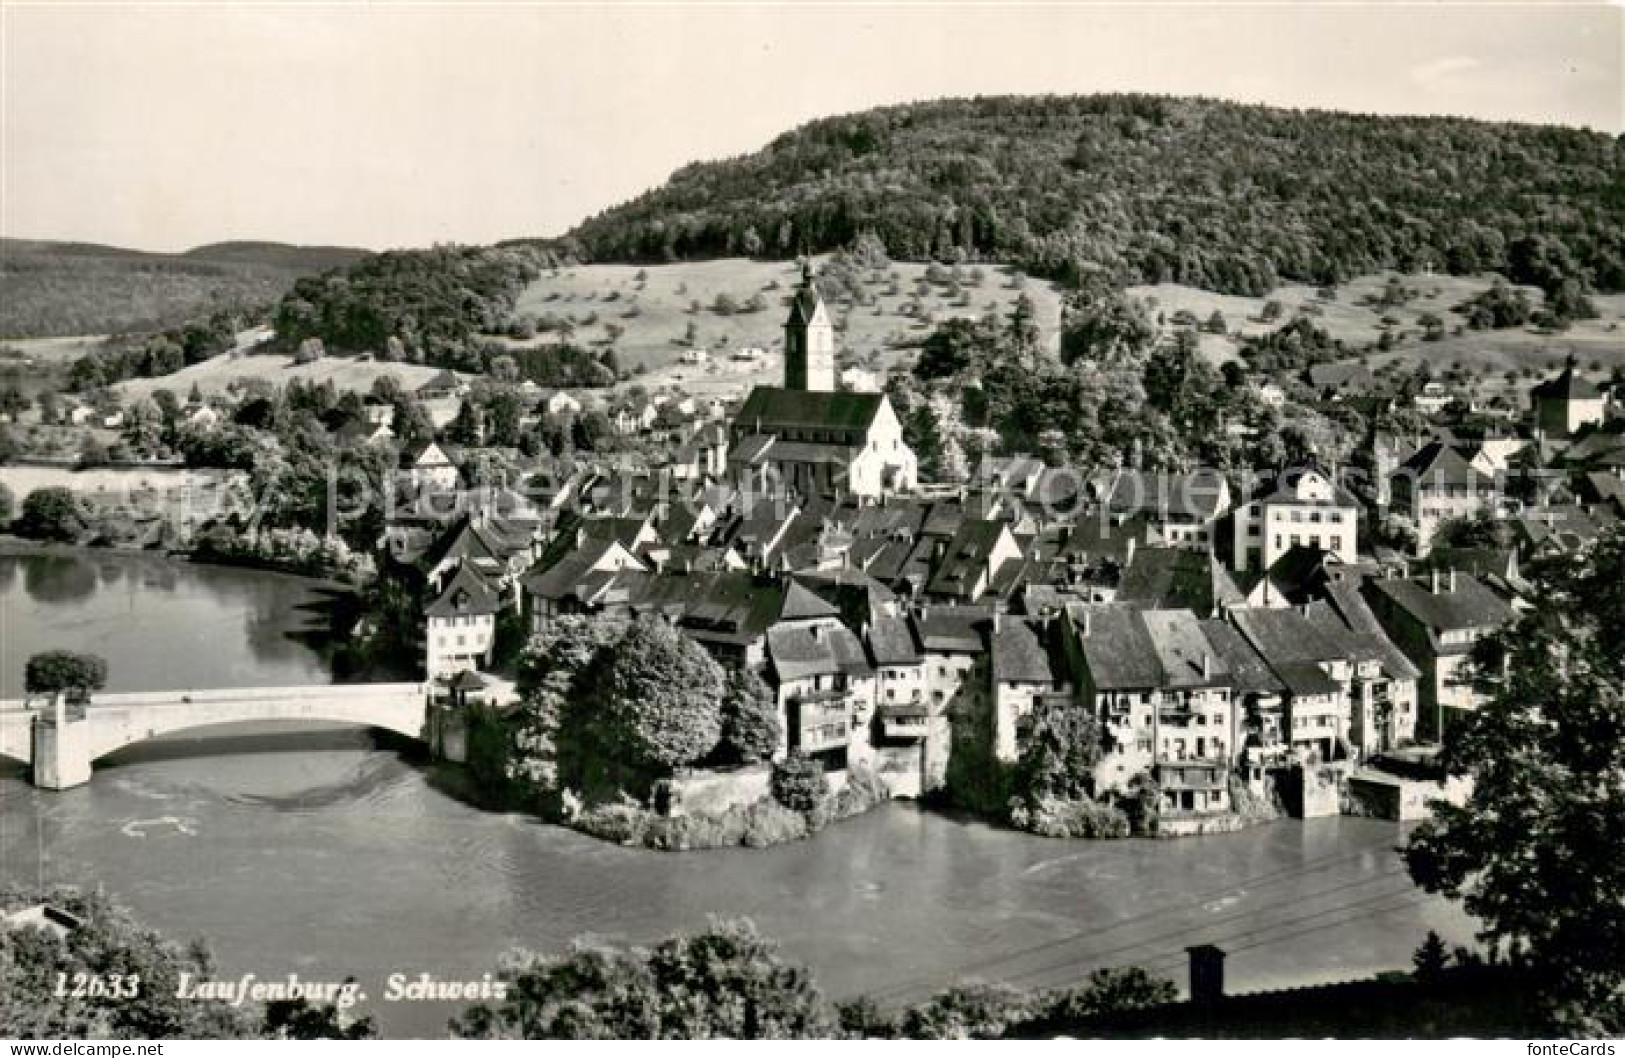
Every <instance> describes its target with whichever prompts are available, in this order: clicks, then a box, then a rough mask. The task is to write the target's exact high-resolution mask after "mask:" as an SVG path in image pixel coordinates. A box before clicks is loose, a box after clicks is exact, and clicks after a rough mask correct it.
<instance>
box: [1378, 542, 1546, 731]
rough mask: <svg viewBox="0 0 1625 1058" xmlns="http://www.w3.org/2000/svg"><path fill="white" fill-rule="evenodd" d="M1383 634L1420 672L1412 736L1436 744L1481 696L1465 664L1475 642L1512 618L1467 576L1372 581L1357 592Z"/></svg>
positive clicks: (1490, 593)
mask: <svg viewBox="0 0 1625 1058" xmlns="http://www.w3.org/2000/svg"><path fill="white" fill-rule="evenodd" d="M1362 595H1363V596H1364V598H1365V600H1366V602H1367V603H1368V604H1370V607H1371V610H1372V612H1373V613H1374V614H1375V615H1376V617H1377V620H1378V621H1379V622H1381V624H1382V629H1383V631H1384V632H1385V633H1386V634H1387V636H1388V638H1389V639H1391V640H1392V641H1393V642H1394V644H1395V645H1396V646H1398V647H1399V649H1400V650H1402V651H1403V652H1404V654H1405V656H1406V657H1407V658H1409V659H1410V660H1411V662H1412V663H1413V664H1414V665H1415V666H1416V667H1417V669H1418V670H1420V672H1421V678H1420V682H1419V685H1418V693H1417V705H1418V708H1419V710H1420V713H1419V715H1418V718H1417V725H1416V733H1417V737H1418V738H1419V739H1423V740H1426V741H1437V740H1438V739H1440V738H1442V737H1443V735H1444V732H1445V731H1447V730H1449V727H1450V725H1451V724H1452V723H1453V722H1455V721H1456V720H1458V719H1460V717H1461V716H1462V715H1463V714H1465V713H1470V712H1472V711H1474V710H1476V709H1477V708H1478V707H1479V705H1480V704H1481V702H1482V700H1483V699H1482V697H1481V696H1480V695H1479V693H1478V692H1477V690H1476V689H1475V688H1474V687H1473V685H1472V681H1471V679H1470V678H1469V672H1468V668H1467V664H1468V661H1469V658H1470V656H1471V654H1472V651H1473V647H1474V645H1475V644H1477V643H1478V641H1479V640H1481V639H1483V638H1484V637H1485V636H1487V635H1490V634H1491V633H1493V632H1495V631H1496V630H1498V629H1499V628H1501V627H1502V626H1503V625H1505V624H1507V623H1508V622H1509V621H1511V620H1512V619H1513V617H1514V616H1515V611H1514V610H1513V607H1512V605H1511V604H1510V603H1508V602H1507V601H1506V600H1504V599H1502V598H1501V597H1500V596H1499V595H1497V594H1496V593H1495V592H1494V591H1491V590H1490V588H1489V587H1488V586H1487V585H1486V584H1484V582H1483V581H1481V580H1479V579H1478V578H1477V577H1475V576H1473V575H1472V574H1470V573H1459V572H1457V571H1455V570H1449V571H1447V572H1441V571H1439V570H1433V571H1431V572H1430V573H1429V574H1428V575H1427V576H1425V577H1419V578H1409V577H1388V578H1372V579H1370V580H1368V581H1366V582H1365V587H1364V590H1363V591H1362Z"/></svg>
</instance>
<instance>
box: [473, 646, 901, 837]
mask: <svg viewBox="0 0 1625 1058" xmlns="http://www.w3.org/2000/svg"><path fill="white" fill-rule="evenodd" d="M517 689H518V691H519V699H518V701H517V703H516V704H514V705H513V706H511V707H508V708H506V709H503V710H500V711H499V710H496V709H490V708H484V707H479V706H474V707H471V708H469V709H468V711H467V713H466V722H467V734H468V738H467V745H468V754H467V757H468V759H467V765H468V772H469V776H470V778H471V780H472V784H473V788H474V789H475V790H476V792H477V793H476V797H477V799H478V800H480V801H481V802H483V803H485V804H488V805H492V806H500V807H504V808H516V809H519V810H522V811H527V812H531V813H533V814H535V815H538V816H541V817H542V818H544V819H547V820H549V821H552V822H557V823H561V824H564V825H566V826H570V827H573V828H575V829H577V830H580V831H582V832H583V833H586V834H590V835H592V836H594V837H597V838H600V839H602V840H605V841H613V842H616V843H617V844H623V845H641V846H645V847H648V848H653V849H665V850H681V849H704V848H724V847H736V846H745V847H749V848H763V847H766V846H769V845H778V844H783V843H785V842H790V841H799V840H801V839H803V838H806V837H808V836H810V835H811V834H814V833H816V832H817V831H819V830H820V829H822V828H823V827H825V826H827V825H829V824H830V823H833V822H835V821H837V820H841V819H846V818H848V817H850V816H854V815H857V814H859V813H861V812H865V811H868V810H869V809H870V808H873V807H875V806H876V805H878V804H880V803H882V802H884V801H886V800H888V799H889V798H890V796H891V794H890V791H889V790H888V789H887V788H886V785H885V783H884V782H883V781H882V780H881V779H880V778H879V777H878V776H877V775H875V774H874V773H873V772H872V771H870V770H868V769H866V768H863V767H853V768H850V769H847V770H846V771H844V772H840V773H836V774H833V775H826V774H825V772H824V768H823V766H822V764H820V763H819V762H817V761H816V760H813V759H810V758H807V757H804V756H801V755H800V754H798V753H794V752H792V753H791V754H789V755H788V756H786V757H784V758H783V759H781V760H779V761H777V762H772V758H773V757H774V755H775V754H776V752H777V751H778V749H779V747H780V745H781V743H782V741H783V733H782V730H781V725H780V721H779V705H778V701H777V700H776V698H775V697H774V695H773V693H772V691H771V690H770V689H769V688H768V687H767V686H766V685H765V684H764V683H763V682H762V680H761V678H760V677H758V676H757V675H756V674H755V673H753V672H749V671H746V670H739V669H730V668H725V667H723V666H722V665H719V664H718V663H717V662H716V661H715V660H714V659H713V658H712V657H711V656H710V655H709V654H708V653H706V651H705V649H704V648H703V647H701V646H699V644H697V643H695V642H694V641H693V640H691V639H689V638H687V637H686V636H683V635H682V634H680V633H679V632H677V631H676V630H675V629H673V628H671V627H670V626H668V625H667V624H666V623H665V622H663V621H661V620H659V619H658V618H653V617H646V618H641V619H639V620H636V621H627V620H625V619H623V618H616V617H604V616H566V617H559V618H556V619H554V620H553V621H551V622H550V623H549V626H548V628H547V630H546V631H545V632H543V633H540V634H538V635H536V636H534V637H532V638H531V640H530V641H529V643H528V644H527V645H526V646H525V648H524V650H523V651H522V653H521V655H520V658H519V664H518V679H517Z"/></svg>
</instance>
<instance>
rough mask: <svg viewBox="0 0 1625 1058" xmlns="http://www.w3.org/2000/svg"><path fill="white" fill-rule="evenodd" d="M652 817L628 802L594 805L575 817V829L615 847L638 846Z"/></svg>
mask: <svg viewBox="0 0 1625 1058" xmlns="http://www.w3.org/2000/svg"><path fill="white" fill-rule="evenodd" d="M652 818H653V817H652V816H650V815H649V813H648V812H645V811H644V810H643V809H641V808H639V807H638V806H637V805H635V804H633V803H631V802H630V801H616V802H611V803H608V804H600V805H594V806H593V807H591V808H589V809H587V810H586V811H585V812H583V813H581V814H580V815H579V816H577V817H576V820H575V825H576V827H577V828H579V829H580V830H582V831H583V832H585V833H587V834H591V835H592V836H593V837H595V838H599V839H601V840H603V841H613V842H615V843H616V844H617V845H640V844H642V843H643V838H644V834H645V833H646V832H647V831H648V829H649V822H650V820H651V819H652Z"/></svg>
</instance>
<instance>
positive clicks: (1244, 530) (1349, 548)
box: [1231, 468, 1360, 570]
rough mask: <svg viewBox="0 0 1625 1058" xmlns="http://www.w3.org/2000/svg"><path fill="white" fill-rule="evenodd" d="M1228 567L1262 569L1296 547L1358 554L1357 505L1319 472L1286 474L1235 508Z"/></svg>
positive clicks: (1348, 558)
mask: <svg viewBox="0 0 1625 1058" xmlns="http://www.w3.org/2000/svg"><path fill="white" fill-rule="evenodd" d="M1233 520H1234V526H1235V532H1234V544H1235V546H1234V551H1233V553H1232V556H1231V563H1232V568H1234V569H1238V570H1247V569H1250V570H1266V569H1269V568H1270V567H1271V566H1272V565H1274V564H1275V561H1276V560H1277V559H1279V558H1280V557H1281V556H1282V555H1283V554H1285V553H1286V552H1287V551H1288V550H1290V549H1291V548H1293V547H1297V546H1304V547H1313V548H1319V549H1321V550H1323V551H1327V552H1330V553H1331V554H1333V555H1336V556H1337V557H1338V558H1339V559H1340V560H1341V561H1343V562H1353V561H1354V560H1355V559H1356V558H1357V557H1358V555H1359V550H1360V549H1359V526H1360V501H1359V500H1357V499H1355V498H1354V496H1353V495H1351V494H1350V493H1349V491H1348V490H1347V489H1345V488H1343V486H1342V485H1340V484H1338V483H1337V482H1336V481H1335V480H1333V476H1332V475H1331V474H1329V473H1324V472H1322V471H1320V470H1315V469H1310V468H1301V469H1296V470H1289V471H1287V472H1286V473H1284V474H1282V475H1280V476H1279V477H1278V478H1276V479H1275V480H1274V481H1271V482H1270V483H1268V484H1267V485H1265V486H1264V487H1262V488H1260V489H1259V490H1258V491H1257V492H1256V493H1255V494H1254V495H1253V496H1252V497H1251V498H1250V499H1248V501H1247V502H1246V503H1244V504H1241V505H1240V506H1238V507H1237V508H1236V511H1235V516H1234V519H1233Z"/></svg>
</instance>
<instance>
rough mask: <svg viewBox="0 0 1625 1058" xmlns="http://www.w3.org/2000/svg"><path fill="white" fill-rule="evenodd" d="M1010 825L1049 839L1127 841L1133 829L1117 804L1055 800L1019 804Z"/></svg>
mask: <svg viewBox="0 0 1625 1058" xmlns="http://www.w3.org/2000/svg"><path fill="white" fill-rule="evenodd" d="M1010 822H1011V824H1012V825H1014V826H1016V827H1018V828H1019V829H1021V830H1027V831H1031V832H1032V833H1034V834H1038V835H1040V836H1042V837H1046V838H1126V837H1128V836H1129V830H1130V828H1129V820H1128V816H1127V815H1125V814H1124V813H1123V811H1122V810H1121V809H1119V808H1117V807H1116V806H1115V805H1109V804H1102V803H1101V802H1099V801H1091V800H1061V799H1059V798H1053V797H1042V798H1039V799H1037V800H1036V801H1031V802H1026V801H1018V802H1017V803H1016V804H1015V805H1014V806H1013V807H1012V808H1011V811H1010Z"/></svg>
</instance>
